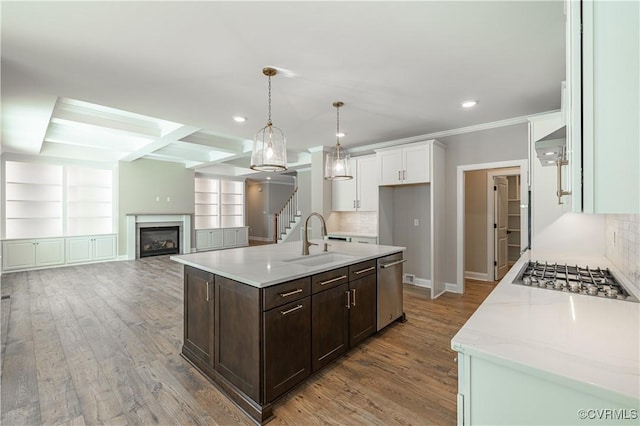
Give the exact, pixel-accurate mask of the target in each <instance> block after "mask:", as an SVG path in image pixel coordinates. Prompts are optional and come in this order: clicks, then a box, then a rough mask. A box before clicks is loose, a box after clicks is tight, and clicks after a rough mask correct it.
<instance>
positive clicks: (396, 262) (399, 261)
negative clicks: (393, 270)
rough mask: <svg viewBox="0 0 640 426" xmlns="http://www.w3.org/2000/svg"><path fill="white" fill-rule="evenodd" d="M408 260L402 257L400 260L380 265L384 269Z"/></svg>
mask: <svg viewBox="0 0 640 426" xmlns="http://www.w3.org/2000/svg"><path fill="white" fill-rule="evenodd" d="M406 261H407V259H400V260H396V261H395V262H389V263H385V264H383V265H380V267H381V268H383V269H384V268H390V267H392V266H396V265H399V264H401V263H404V262H406Z"/></svg>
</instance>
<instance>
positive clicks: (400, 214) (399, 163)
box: [376, 140, 446, 298]
mask: <svg viewBox="0 0 640 426" xmlns="http://www.w3.org/2000/svg"><path fill="white" fill-rule="evenodd" d="M376 155H377V164H378V173H379V175H378V177H379V180H378V182H379V183H380V187H379V209H378V212H379V214H378V244H383V245H392V246H403V247H406V248H407V250H406V252H405V259H406V263H405V264H404V265H403V271H404V278H405V280H406V282H410V283H413V284H416V285H421V286H426V287H430V288H431V297H432V298H436V297H438V296H439V295H441V294H443V293H444V292H445V291H446V283H445V280H444V273H445V267H446V259H445V256H444V253H445V246H446V239H445V234H444V232H445V229H444V228H445V227H444V221H445V203H444V202H443V200H444V199H445V194H444V190H445V181H444V178H445V171H444V165H445V147H444V145H442V144H441V143H440V142H438V141H436V140H428V141H424V142H416V143H410V144H406V145H400V146H396V147H393V148H383V149H380V150H376Z"/></svg>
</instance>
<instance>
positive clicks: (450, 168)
mask: <svg viewBox="0 0 640 426" xmlns="http://www.w3.org/2000/svg"><path fill="white" fill-rule="evenodd" d="M528 138H529V133H528V125H527V124H526V123H522V124H516V125H512V126H507V127H500V128H496V129H489V130H483V131H479V132H474V133H466V134H462V135H456V136H450V137H446V138H439V139H438V140H440V141H441V142H443V143H444V144H445V145H446V147H447V148H446V151H445V159H446V168H445V180H446V188H445V193H446V200H445V203H446V206H445V207H446V223H445V229H446V233H445V234H446V250H445V254H444V256H445V258H446V259H448V261H447V263H446V270H445V275H444V279H445V281H446V282H447V283H456V282H457V270H458V262H460V261H462V259H457V256H456V252H457V238H458V237H457V230H456V212H457V186H456V185H457V183H456V179H457V177H456V173H457V167H458V166H460V165H470V164H483V163H492V162H499V161H507V160H524V159H527V158H528V156H527V147H528Z"/></svg>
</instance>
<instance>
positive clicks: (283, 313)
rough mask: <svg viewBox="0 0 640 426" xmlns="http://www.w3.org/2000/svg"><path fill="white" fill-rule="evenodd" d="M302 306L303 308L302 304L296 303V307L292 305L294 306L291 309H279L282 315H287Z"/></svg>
mask: <svg viewBox="0 0 640 426" xmlns="http://www.w3.org/2000/svg"><path fill="white" fill-rule="evenodd" d="M302 308H303V306H302V305H298V306H296V307H294V308H291V309H288V310H286V311H280V313H281V314H282V315H288V314H290V313H292V312H295V311H298V310H300V309H302Z"/></svg>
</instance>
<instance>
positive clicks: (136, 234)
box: [126, 213, 192, 260]
mask: <svg viewBox="0 0 640 426" xmlns="http://www.w3.org/2000/svg"><path fill="white" fill-rule="evenodd" d="M165 226H178V227H179V228H180V230H179V234H178V241H179V242H178V245H179V250H180V251H179V253H180V254H185V253H191V232H192V229H191V214H144V213H127V214H126V227H127V232H126V235H127V255H126V258H127V259H130V260H133V259H138V258H140V257H141V256H140V244H139V239H140V231H139V230H140V229H141V228H146V227H165Z"/></svg>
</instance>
